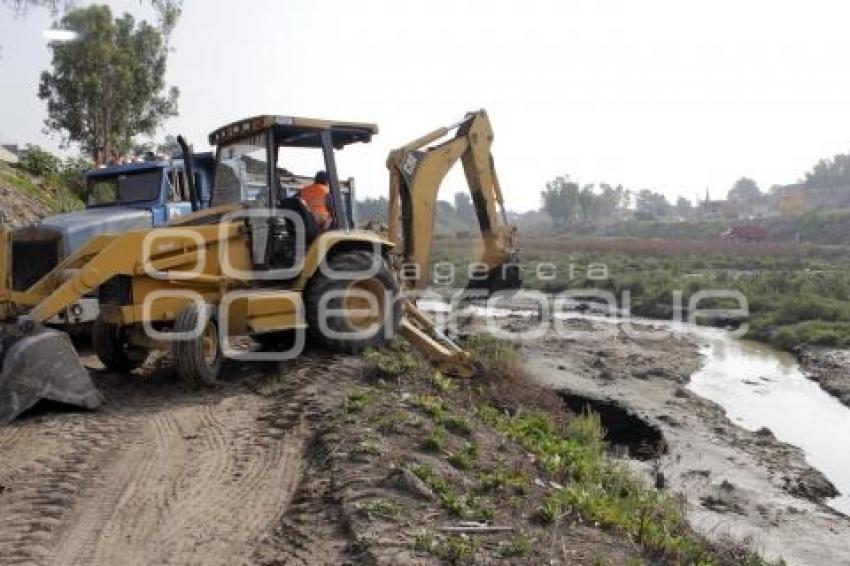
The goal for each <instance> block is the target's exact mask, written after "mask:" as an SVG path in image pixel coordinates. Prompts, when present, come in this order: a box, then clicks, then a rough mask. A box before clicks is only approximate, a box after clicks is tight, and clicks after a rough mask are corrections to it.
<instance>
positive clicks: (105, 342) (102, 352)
mask: <svg viewBox="0 0 850 566" xmlns="http://www.w3.org/2000/svg"><path fill="white" fill-rule="evenodd" d="M92 345H93V346H94V351H95V353H96V354H97V357H98V359H99V360H100V361H101V363H103V365H105V366H106V367H107V368H108V369H111V370H112V371H116V372H120V373H129V372H131V371H133V370H134V369H136V368H138V367H141V365H142V364H144V363H145V360H147V359H148V354H149V353H150V352H148V350H146V349H144V348H140V347H139V346H134V345H132V344H130V343H129V342H128V341H127V332H126V329H125V328H123V327H121V326H119V325H117V324H113V323H111V322H106V321H105V320H103V317H102V316H100V315H98V317H97V320H95V322H94V326H93V327H92Z"/></svg>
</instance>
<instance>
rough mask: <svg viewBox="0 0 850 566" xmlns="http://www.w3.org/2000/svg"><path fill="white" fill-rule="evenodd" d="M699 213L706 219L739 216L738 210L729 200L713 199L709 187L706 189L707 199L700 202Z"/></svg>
mask: <svg viewBox="0 0 850 566" xmlns="http://www.w3.org/2000/svg"><path fill="white" fill-rule="evenodd" d="M699 214H700V216H701V217H702V218H703V219H705V220H716V219H719V218H737V217H738V210H737V208H736V207H735V206H734V204H733V203H730V202H729V201H728V200H711V198H710V197H709V194H708V189H705V200H704V201H702V203H700V206H699Z"/></svg>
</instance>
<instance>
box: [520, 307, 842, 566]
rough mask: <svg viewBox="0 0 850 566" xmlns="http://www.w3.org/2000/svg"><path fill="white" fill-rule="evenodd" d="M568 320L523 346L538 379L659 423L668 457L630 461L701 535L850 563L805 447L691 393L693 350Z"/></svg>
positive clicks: (824, 484)
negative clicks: (563, 332)
mask: <svg viewBox="0 0 850 566" xmlns="http://www.w3.org/2000/svg"><path fill="white" fill-rule="evenodd" d="M511 324H513V325H514V326H515V327H521V326H522V325H523V322H522V320H521V319H516V320H515V321H514V322H513V323H511ZM568 324H569V325H573V326H574V327H575V329H576V330H580V331H581V332H576V333H574V334H573V335H572V336H571V337H570V338H563V337H559V336H556V335H554V334H552V335H549V334H547V335H546V336H544V337H542V338H540V339H536V340H532V341H527V342H525V343H524V352H525V356H526V357H527V360H528V366H529V368H530V369H531V370H532V372H533V373H534V375H535V376H536V377H537V378H538V379H539V380H540V382H541V383H544V384H547V385H549V386H551V387H553V388H556V389H559V390H562V391H565V392H569V394H572V395H581V396H584V397H587V398H595V399H598V400H602V401H604V402H606V403H613V404H616V405H618V406H620V407H622V408H623V409H624V410H626V411H628V412H629V413H631V414H633V415H636V416H638V417H639V418H640V419H642V420H643V421H645V422H646V423H648V424H649V425H650V426H652V427H657V428H658V430H660V431H661V433H662V434H663V438H664V443H665V445H666V447H667V451H666V453H662V454H660V455H659V456H658V458H657V459H655V460H652V461H650V462H647V461H643V462H640V461H637V460H629V462H630V465H632V466H633V467H634V468H635V469H637V470H642V472H643V473H644V474H645V475H646V477H647V481H650V482H654V483H655V484H656V485H657V486H659V487H664V488H665V489H669V490H671V491H673V492H676V493H678V494H681V496H682V497H683V498H684V499H685V500H686V502H687V506H688V513H689V518H690V521H691V522H692V524H693V525H694V527H695V528H697V530H699V531H700V532H702V533H704V534H705V535H706V536H709V537H716V536H722V535H726V534H728V535H731V536H733V537H736V538H741V537H744V538H748V539H751V540H752V543H753V544H754V545H755V547H756V548H757V549H759V550H761V551H762V552H763V553H764V554H765V555H766V556H767V557H772V558H779V557H781V558H784V559H785V560H787V561H788V563H790V564H850V520H848V519H847V518H846V517H844V516H842V515H840V514H838V513H837V512H835V511H833V510H832V509H830V508H829V507H827V506H826V505H825V504H824V501H825V500H826V499H828V498H830V497H834V496H835V495H836V490H835V487H834V486H833V485H832V484H831V483H830V482H829V481H828V480H827V479H826V478H825V477H824V476H823V475H822V474H821V473H820V472H818V471H817V470H815V469H813V468H812V467H811V466H809V465H808V464H807V463H806V461H805V459H804V456H803V454H802V452H801V451H800V450H798V449H796V448H794V447H792V446H789V445H787V444H784V443H782V442H779V441H778V440H777V439H776V438H775V437H774V436H773V434H772V433H771V432H770V431H769V430H759V431H756V432H750V431H747V430H744V429H742V428H740V427H738V426H736V425H734V424H733V423H731V422H730V421H729V419H728V418H727V417H726V415H725V413H724V411H723V410H722V409H721V408H720V407H719V406H718V405H716V404H714V403H712V402H710V401H707V400H705V399H702V398H700V397H698V396H697V395H696V394H694V393H692V392H691V391H689V390H688V389H686V387H685V385H686V384H687V382H688V379H689V376H690V375H691V374H693V373H694V372H695V371H696V370H697V369H699V368H700V366H701V363H702V361H701V357H700V354H699V349H698V347H697V345H696V344H694V343H693V342H692V341H691V340H689V339H687V338H686V337H683V336H677V335H674V336H673V337H671V338H670V339H667V340H664V341H658V340H640V339H636V338H633V337H631V334H632V333H629V334H626V333H624V332H622V331H618V330H617V326H616V325H613V324H611V323H603V322H597V321H592V322H591V321H587V320H573V321H569V323H568Z"/></svg>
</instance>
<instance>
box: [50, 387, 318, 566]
mask: <svg viewBox="0 0 850 566" xmlns="http://www.w3.org/2000/svg"><path fill="white" fill-rule="evenodd" d="M267 403H268V401H267V400H265V399H263V398H261V397H258V396H256V395H251V394H242V395H236V396H232V397H227V398H225V399H223V400H221V402H219V403H215V404H211V403H206V404H198V405H188V406H183V407H179V408H168V409H165V410H162V411H160V412H157V413H154V414H151V415H147V416H143V417H140V418H141V419H142V421H143V422H142V425H141V426H140V427H139V429H140V432H139V434H138V435H137V437H135V438H133V439H131V440H129V441H128V446H127V447H126V449H125V450H122V451H121V453H120V454H119V455H118V457H117V458H116V459H115V460H113V461H111V462H110V463H109V464H108V465H107V466H105V467H104V468H103V470H102V471H101V472H100V473H99V474H98V476H99V477H98V478H96V481H93V482H92V483H91V485H90V488H89V489H87V490H86V492H85V493H83V494H81V497H80V500H79V502H78V505H77V506H76V509H75V515H74V517H73V520H72V521H71V522H70V524H69V525H68V528H67V529H66V530H65V531H64V532H63V534H62V538H61V540H60V541H59V543H58V544H57V545H56V546H55V549H54V552H53V553H52V555H51V556H50V557H49V559H48V560H47V561H48V562H52V563H55V564H113V563H121V564H142V563H145V564H147V563H158V564H168V563H179V564H184V563H203V564H214V563H218V564H232V563H235V562H239V561H240V557H244V556H250V554H251V551H252V548H251V546H252V545H253V543H254V540H255V539H256V538H257V537H258V536H259V534H260V533H261V532H262V531H263V530H264V529H265V528H267V527H268V525H269V524H270V523H271V522H273V521H274V520H276V519H277V517H278V515H279V514H280V513H281V512H282V510H283V509H284V508H285V503H286V500H287V499H288V497H289V495H290V493H291V491H292V490H293V489H294V488H295V484H296V480H297V475H298V470H299V468H300V453H301V449H302V445H303V440H302V439H301V438H296V437H295V436H293V435H290V436H288V437H286V438H282V439H279V440H276V441H274V442H272V443H268V442H263V443H258V442H257V441H256V440H255V439H256V438H258V436H260V435H259V434H258V431H257V430H256V428H257V419H256V417H257V414H258V411H259V410H260V409H261V408H262V406H263V405H264V404H267Z"/></svg>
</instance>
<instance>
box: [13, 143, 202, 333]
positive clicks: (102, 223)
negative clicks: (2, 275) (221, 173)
mask: <svg viewBox="0 0 850 566" xmlns="http://www.w3.org/2000/svg"><path fill="white" fill-rule="evenodd" d="M214 167H215V160H214V157H213V155H212V154H211V153H199V154H194V155H193V156H192V166H191V168H190V170H191V174H192V177H193V180H194V187H195V191H196V193H197V202H196V204H195V207H196V208H205V207H207V206H209V203H210V199H211V197H212V187H213V175H214ZM187 175H188V172H187V168H186V167H185V165H184V162H183V160H182V159H169V160H161V161H144V162H140V163H130V164H126V165H115V166H112V167H106V168H102V169H93V170H91V171H89V172H88V173H86V189H87V190H86V194H87V195H88V202H87V203H86V208H85V210H79V211H75V212H68V213H65V214H57V215H55V216H49V217H47V218H44V219H43V220H42V221H41V222H39V223H37V224H33V225H30V226H26V227H23V228H19V229H17V230H15V231H14V233H13V235H12V242H11V250H10V251H11V270H10V271H11V282H10V283H11V286H12V289H13V290H26V289H28V288H29V287H30V286H31V285H32V284H33V283H35V282H36V281H38V280H39V279H41V278H42V277H43V276H44V275H45V274H46V273H48V272H49V271H50V270H52V269H53V268H54V267H55V266H56V264H57V263H59V261H61V260H62V259H63V258H64V257H66V256H67V255H69V254H70V253H71V252H73V251H74V250H76V249H77V248H79V247H80V246H82V245H83V244H84V243H86V242H87V241H88V240H89V239H90V238H91V237H93V236H96V235H98V234H107V233H114V232H123V231H126V230H132V229H136V228H150V227H155V226H164V225H166V224H168V223H169V222H171V221H173V220H174V219H176V218H179V217H180V216H183V215H186V214H189V213H191V212H192V195H191V194H190V185H189V179H188V176H187ZM97 314H98V308H97V299H96V298H93V297H92V298H85V299H83V300H81V301H79V302H78V303H76V304H75V305H73V306H72V307H70V308H68V309H67V310H66V311H64V312H62V313H59V315H57V316H56V317H54V318H53V319H52V320H50V323H51V324H53V325H57V326H63V327H66V328H65V329H66V330H74V329H82V328H84V327H85V324H86V323H89V322H93V321H94V320H95V318H97Z"/></svg>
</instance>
